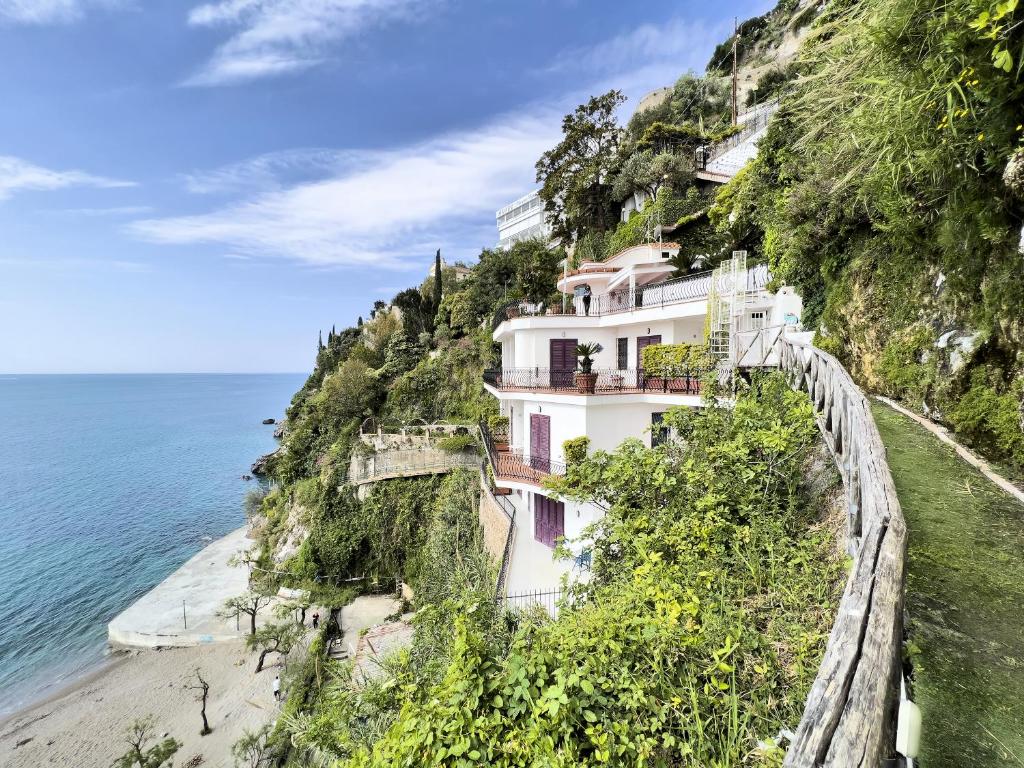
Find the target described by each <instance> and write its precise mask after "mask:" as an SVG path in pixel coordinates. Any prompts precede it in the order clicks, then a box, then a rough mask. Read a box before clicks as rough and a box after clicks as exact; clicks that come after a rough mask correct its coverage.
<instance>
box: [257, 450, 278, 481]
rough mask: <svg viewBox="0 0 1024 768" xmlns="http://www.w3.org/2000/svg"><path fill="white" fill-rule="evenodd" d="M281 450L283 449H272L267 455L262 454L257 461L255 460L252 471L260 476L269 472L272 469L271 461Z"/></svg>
mask: <svg viewBox="0 0 1024 768" xmlns="http://www.w3.org/2000/svg"><path fill="white" fill-rule="evenodd" d="M280 450H281V449H280V448H278V449H277V450H276V451H272V452H270V453H268V454H267V455H266V456H260V457H259V458H258V459H256V461H255V462H253V465H252V470H251V471H252V473H253V474H254V475H260V476H263V475H265V474H267V472H269V471H270V462H271V461H273V460H274V457H276V456H277V454H278V453H279V452H280Z"/></svg>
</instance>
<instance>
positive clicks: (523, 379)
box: [483, 368, 706, 395]
mask: <svg viewBox="0 0 1024 768" xmlns="http://www.w3.org/2000/svg"><path fill="white" fill-rule="evenodd" d="M593 373H595V374H597V381H596V382H595V383H594V387H593V389H592V390H591V389H590V388H589V386H585V385H583V384H578V383H577V382H576V371H573V370H552V369H550V368H502V369H500V370H499V369H491V370H486V371H484V375H483V378H484V384H486V385H487V386H489V387H491V388H493V389H495V390H497V391H499V392H551V393H558V394H572V395H636V394H681V395H699V394H700V392H701V378H702V377H703V376H704V375H705V373H706V372H705V371H697V370H694V371H683V372H680V373H678V374H674V375H671V376H654V375H651V374H649V373H645V372H644V371H643V370H639V369H595V370H594V371H593Z"/></svg>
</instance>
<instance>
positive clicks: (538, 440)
mask: <svg viewBox="0 0 1024 768" xmlns="http://www.w3.org/2000/svg"><path fill="white" fill-rule="evenodd" d="M530 466H531V467H532V468H533V469H536V470H537V471H538V472H545V473H548V472H550V471H551V417H550V416H544V415H543V414H540V413H531V414H530Z"/></svg>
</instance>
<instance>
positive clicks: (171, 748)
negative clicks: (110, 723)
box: [113, 717, 181, 768]
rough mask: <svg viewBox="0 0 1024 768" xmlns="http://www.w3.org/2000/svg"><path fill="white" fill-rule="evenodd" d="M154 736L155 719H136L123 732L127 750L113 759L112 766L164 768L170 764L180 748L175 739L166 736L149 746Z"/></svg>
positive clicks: (115, 767) (122, 767)
mask: <svg viewBox="0 0 1024 768" xmlns="http://www.w3.org/2000/svg"><path fill="white" fill-rule="evenodd" d="M155 738H156V721H155V720H154V719H153V718H152V717H144V718H141V719H139V720H136V721H135V722H133V723H132V724H131V727H129V728H128V730H127V731H126V732H125V737H124V740H125V741H126V742H127V743H128V751H127V752H125V753H124V754H123V755H122V756H121V757H119V758H117V760H115V761H114V764H113V768H164V767H165V766H169V765H170V764H171V760H173V759H174V754H175V752H177V751H178V750H179V749H180V748H181V742H180V741H178V740H177V739H173V738H170V737H168V738H166V739H164V740H163V741H161V742H159V743H158V744H154V745H153V746H150V742H152V741H153V740H154V739H155Z"/></svg>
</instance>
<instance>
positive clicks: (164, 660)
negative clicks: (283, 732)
mask: <svg viewBox="0 0 1024 768" xmlns="http://www.w3.org/2000/svg"><path fill="white" fill-rule="evenodd" d="M251 544H252V542H251V541H250V540H249V539H247V538H246V531H245V529H244V528H241V529H238V530H236V531H233V532H232V533H230V534H228V535H227V536H225V537H224V538H222V539H218V540H217V541H214V542H213V543H211V544H210V545H209V546H207V547H206V548H204V549H203V550H202V551H200V552H199V553H197V554H196V555H195V556H194V557H192V558H191V559H189V560H188V562H186V563H184V564H183V565H182V566H181V567H180V568H178V570H176V571H175V572H174V573H172V574H171V575H169V576H168V577H167V578H166V579H164V580H163V581H162V582H161V583H160V584H158V585H157V586H156V587H154V588H153V589H152V590H151V591H150V592H148V593H147V594H146V595H144V596H143V597H142V598H140V599H139V600H138V601H137V602H136V603H134V604H133V605H132V606H131V607H129V608H128V609H127V610H126V611H124V612H123V613H122V614H120V615H119V616H117V617H116V618H115V619H114V620H113V621H111V622H110V626H109V635H110V641H111V644H112V645H113V646H114V647H116V648H122V649H125V650H120V651H118V652H116V653H114V654H113V656H111V659H110V661H109V662H107V663H106V664H104V665H103V666H102V667H100V668H99V669H98V670H96V671H94V672H92V673H90V674H89V675H87V676H86V677H84V678H82V679H81V680H78V681H77V682H75V683H73V684H72V685H71V686H70V687H69V688H66V689H64V690H62V691H60V692H58V693H56V694H54V695H53V696H51V697H50V698H49V699H46V700H44V701H43V702H42V703H40V704H36V705H34V706H33V707H31V708H30V709H27V710H23V711H21V712H18V713H16V714H14V715H13V716H10V717H9V718H7V719H6V720H3V721H2V722H0V766H4V767H5V768H7V767H8V766H10V767H12V768H13V767H20V766H24V768H30V766H45V765H55V766H75V767H76V768H93V766H95V767H96V768H107V767H108V766H109V765H110V764H111V762H112V761H113V760H114V759H115V758H117V757H119V756H120V755H122V754H124V753H125V751H126V749H127V747H126V745H125V742H124V733H125V730H126V729H127V728H128V727H129V726H130V725H131V723H132V721H134V720H135V719H137V718H142V717H146V716H153V718H154V719H155V723H156V732H157V735H158V736H159V737H163V734H168V735H170V736H173V737H174V738H176V739H177V740H178V741H180V742H182V743H183V746H182V748H181V749H180V750H179V751H178V754H177V755H176V756H175V760H174V764H175V765H185V764H187V763H188V762H189V761H190V760H193V759H194V758H196V757H197V756H199V755H202V757H203V761H202V765H209V766H232V765H234V761H233V760H232V758H231V746H232V744H234V743H235V741H237V740H238V739H239V737H241V736H242V734H243V733H244V732H245V730H246V729H249V730H255V729H257V728H259V727H260V726H261V725H262V724H263V723H265V722H268V721H270V720H272V719H273V718H274V716H275V714H276V711H277V710H276V708H277V704H276V702H275V701H274V697H273V691H272V683H273V680H274V676H275V675H276V674H277V670H278V666H277V664H278V659H277V658H276V657H275V656H274V655H273V654H272V655H271V656H270V657H269V658H268V662H269V664H268V665H267V666H266V667H265V668H264V670H263V672H261V673H260V674H259V675H257V674H255V672H254V670H255V668H256V660H257V656H258V654H255V653H251V652H249V651H247V650H246V648H245V640H244V635H245V632H246V631H247V627H246V626H245V624H246V623H247V622H239V623H238V627H237V628H236V622H235V620H234V619H223V618H220V617H218V616H217V615H216V614H217V611H218V610H219V609H220V607H221V606H222V605H223V603H224V600H226V599H227V598H229V597H232V596H234V595H237V594H240V593H242V592H244V591H245V589H246V584H247V581H248V575H247V572H246V570H245V568H238V567H234V566H231V565H229V563H228V561H229V560H230V559H231V557H232V556H233V555H234V554H236V553H237V552H239V551H240V550H243V549H246V548H248V546H250V545H251ZM183 602H184V603H185V605H186V606H187V610H188V618H189V622H188V627H187V629H186V628H185V627H184V626H183V622H182V614H181V612H182V603H183ZM267 620H273V612H272V607H268V608H266V609H264V611H263V612H262V613H261V614H260V616H259V622H258V623H260V624H262V623H263V622H264V621H267ZM157 646H159V647H157ZM197 668H198V669H200V670H201V671H202V674H203V677H204V678H205V679H206V681H207V682H208V683H209V684H210V695H209V701H208V704H207V717H208V718H209V720H210V725H211V727H212V728H213V733H212V734H209V735H207V736H203V737H201V736H200V735H199V731H200V728H201V724H202V721H201V718H200V714H199V704H198V703H197V701H196V692H195V691H193V690H191V689H190V687H189V686H191V685H194V684H195V682H196V680H195V670H196V669H197Z"/></svg>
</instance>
